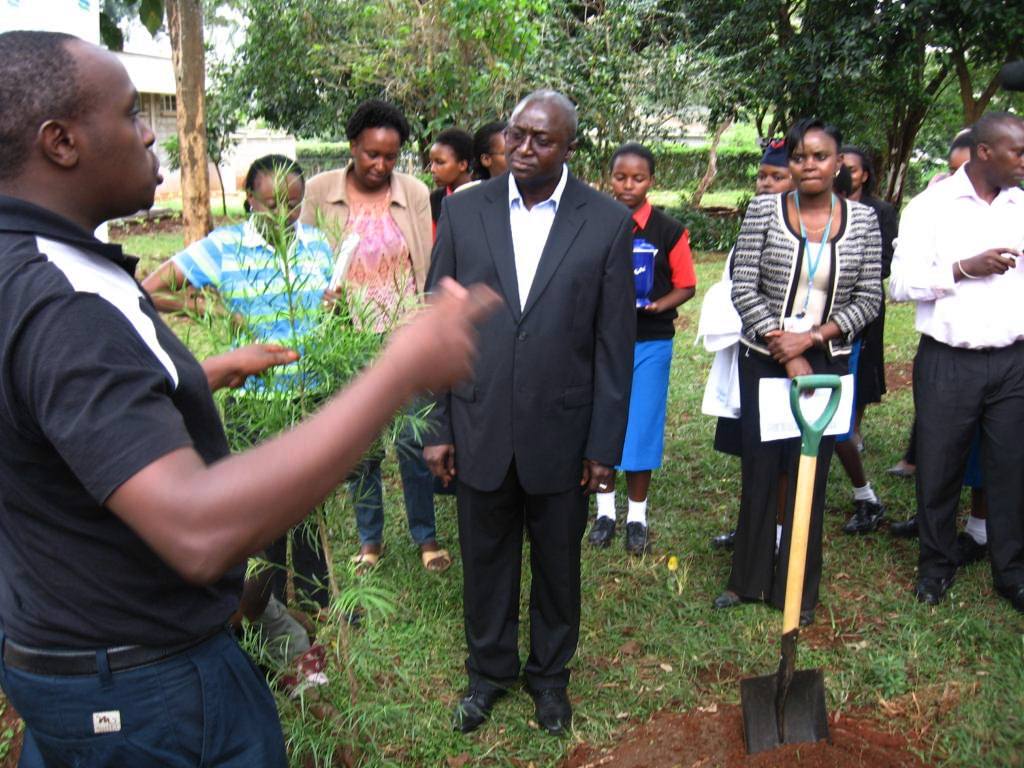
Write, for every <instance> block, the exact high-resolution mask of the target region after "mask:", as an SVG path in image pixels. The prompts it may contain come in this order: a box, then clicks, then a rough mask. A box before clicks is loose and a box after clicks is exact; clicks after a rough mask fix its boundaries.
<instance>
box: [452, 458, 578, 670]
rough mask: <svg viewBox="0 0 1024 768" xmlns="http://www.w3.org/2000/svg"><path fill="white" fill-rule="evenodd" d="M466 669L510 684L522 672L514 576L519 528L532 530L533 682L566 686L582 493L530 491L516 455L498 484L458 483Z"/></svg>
mask: <svg viewBox="0 0 1024 768" xmlns="http://www.w3.org/2000/svg"><path fill="white" fill-rule="evenodd" d="M456 498H457V502H458V509H459V542H460V546H461V550H462V568H463V578H464V582H463V605H464V613H465V622H466V645H467V646H468V648H469V656H468V658H467V659H466V671H467V672H468V673H469V679H470V682H471V683H473V684H474V685H481V686H485V687H486V686H498V687H503V688H504V687H508V686H510V685H512V684H513V683H514V682H515V681H516V679H517V678H518V677H519V581H520V576H521V569H522V560H523V530H524V527H525V530H526V531H527V533H528V534H529V537H530V571H531V573H532V576H533V581H532V586H531V588H530V655H529V658H528V659H527V661H526V667H525V670H524V673H525V676H526V682H527V684H528V685H529V686H530V688H531V689H534V690H539V689H542V688H564V687H565V686H566V685H567V684H568V682H569V671H568V669H566V665H567V664H568V663H569V661H570V660H571V659H572V657H573V655H574V654H575V653H576V646H577V644H578V642H579V635H580V547H581V542H582V540H583V531H584V529H585V528H586V524H587V499H586V496H584V495H583V492H582V490H581V489H579V488H573V489H570V490H568V491H565V492H564V493H556V494H550V495H531V494H528V493H526V492H525V491H524V490H523V488H522V486H521V485H520V484H519V477H518V475H517V473H516V465H515V461H514V460H513V462H512V464H511V466H510V467H509V470H508V474H507V475H506V476H505V479H504V481H503V482H502V484H501V486H500V487H499V488H498V489H497V490H494V491H480V490H477V489H475V488H472V487H471V486H469V485H467V484H466V483H463V482H461V481H459V482H458V486H457V489H456Z"/></svg>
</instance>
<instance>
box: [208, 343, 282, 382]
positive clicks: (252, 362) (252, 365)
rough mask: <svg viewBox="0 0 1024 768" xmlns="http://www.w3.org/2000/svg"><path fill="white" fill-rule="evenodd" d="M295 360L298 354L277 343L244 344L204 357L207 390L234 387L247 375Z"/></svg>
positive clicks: (247, 376)
mask: <svg viewBox="0 0 1024 768" xmlns="http://www.w3.org/2000/svg"><path fill="white" fill-rule="evenodd" d="M298 359H299V353H298V352H296V351H295V350H294V349H289V348H288V347H283V346H281V345H280V344H248V345H246V346H244V347H239V348H238V349H233V350H231V351H230V352H225V353H224V354H222V355H214V356H213V357H208V358H206V360H204V361H203V371H205V372H206V380H207V382H209V384H210V390H211V391H214V392H215V391H217V390H218V389H223V388H224V387H231V388H233V389H235V388H238V387H240V386H242V385H243V384H244V383H245V380H246V379H247V378H249V377H250V376H256V375H258V374H260V373H263V372H264V371H266V370H267V369H268V368H273V367H274V366H277V365H287V364H288V363H294V362H295V361H296V360H298Z"/></svg>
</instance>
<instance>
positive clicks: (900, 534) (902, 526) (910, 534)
mask: <svg viewBox="0 0 1024 768" xmlns="http://www.w3.org/2000/svg"><path fill="white" fill-rule="evenodd" d="M889 533H891V534H892V535H893V536H895V537H897V538H900V539H915V538H917V515H912V516H911V517H908V518H907V519H906V520H903V521H901V522H898V523H889Z"/></svg>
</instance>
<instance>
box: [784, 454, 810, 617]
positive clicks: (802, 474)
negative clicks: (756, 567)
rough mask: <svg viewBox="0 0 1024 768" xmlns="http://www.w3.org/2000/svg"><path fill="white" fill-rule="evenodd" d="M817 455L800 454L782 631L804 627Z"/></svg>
mask: <svg viewBox="0 0 1024 768" xmlns="http://www.w3.org/2000/svg"><path fill="white" fill-rule="evenodd" d="M817 467H818V457H817V456H805V455H804V454H800V466H799V468H798V470H797V474H796V501H795V503H794V507H793V530H792V531H790V534H789V535H790V539H789V570H788V571H787V572H786V607H785V610H784V611H783V614H782V634H784V635H785V634H786V633H787V632H791V631H793V630H794V629H798V628H799V627H800V606H801V604H802V603H803V596H804V570H805V568H806V566H807V539H808V537H809V534H810V529H811V504H812V503H813V501H814V476H815V474H816V470H817Z"/></svg>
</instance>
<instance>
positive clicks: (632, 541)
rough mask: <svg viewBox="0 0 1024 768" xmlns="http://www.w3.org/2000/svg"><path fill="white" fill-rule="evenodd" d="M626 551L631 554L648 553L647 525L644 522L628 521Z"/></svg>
mask: <svg viewBox="0 0 1024 768" xmlns="http://www.w3.org/2000/svg"><path fill="white" fill-rule="evenodd" d="M626 551H627V552H629V554H631V555H645V554H647V526H646V525H644V524H643V523H626Z"/></svg>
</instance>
